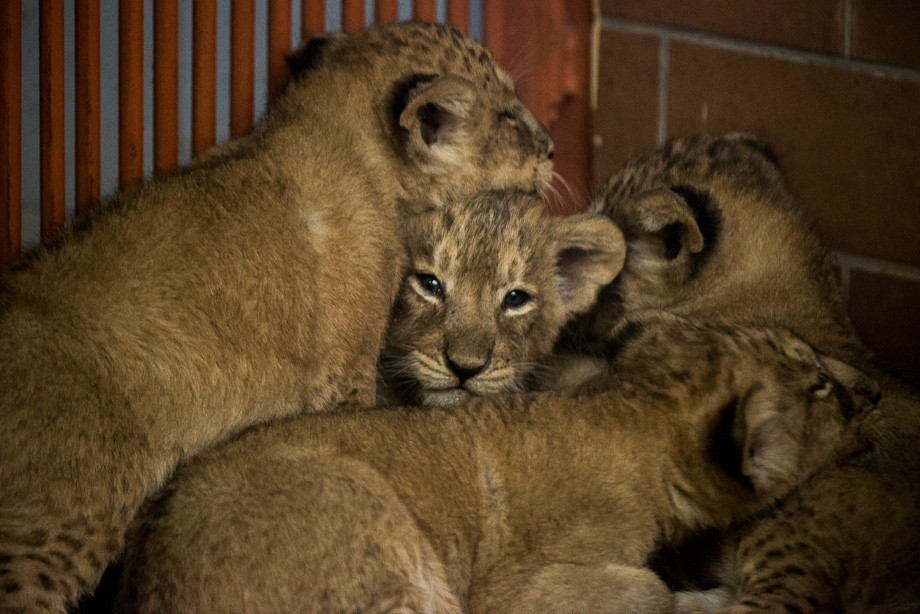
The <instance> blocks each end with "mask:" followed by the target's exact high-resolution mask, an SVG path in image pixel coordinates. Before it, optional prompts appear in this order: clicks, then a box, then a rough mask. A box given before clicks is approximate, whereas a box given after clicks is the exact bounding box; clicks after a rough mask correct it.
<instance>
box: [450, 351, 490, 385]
mask: <svg viewBox="0 0 920 614" xmlns="http://www.w3.org/2000/svg"><path fill="white" fill-rule="evenodd" d="M444 359H445V362H447V368H448V369H450V370H451V372H452V373H453V374H454V375H456V376H457V379H459V380H460V385H461V386H462V385H463V384H464V382H466V381H467V380H468V379H471V378H474V377H476V376H477V375H479V374H480V373H482V372H483V371H485V369H486V367H488V366H489V362H491V360H492V355H491V354H489V356H487V357H486V359H485V360H484V361H479V360H469V361H461V362H462V363H463V364H461V363H459V362H455V361H454V360H453V359H452V358H451V357H450V356H448V355H447V354H446V353H445V355H444Z"/></svg>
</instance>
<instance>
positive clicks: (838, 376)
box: [710, 329, 881, 506]
mask: <svg viewBox="0 0 920 614" xmlns="http://www.w3.org/2000/svg"><path fill="white" fill-rule="evenodd" d="M734 337H735V339H734V341H735V343H736V349H735V350H733V351H732V352H729V353H728V354H727V358H728V360H724V361H723V362H722V365H723V368H728V369H729V371H730V381H731V382H732V383H731V384H730V385H729V388H730V389H731V390H732V394H731V395H730V398H729V400H728V402H727V403H725V404H723V405H722V409H721V411H720V412H719V413H718V416H717V419H716V420H715V422H714V426H713V427H712V429H711V431H710V437H711V440H710V451H711V454H712V458H713V459H714V460H715V461H716V462H717V464H718V465H720V466H721V467H722V468H723V469H724V470H725V471H726V472H727V473H728V474H729V475H731V476H734V477H735V478H736V479H737V480H738V481H740V482H741V483H742V484H743V485H744V486H745V487H746V488H747V489H749V490H750V491H753V493H754V495H755V499H756V501H757V503H758V505H761V506H762V505H764V504H769V503H771V502H772V501H773V500H774V499H776V498H777V497H781V496H783V495H784V494H786V493H788V492H789V491H790V490H791V489H792V488H794V487H795V486H796V485H797V484H799V483H800V482H802V481H803V480H804V479H806V478H807V477H809V476H810V475H811V474H813V473H815V472H816V471H818V470H819V469H821V468H823V467H826V466H829V465H833V464H837V463H840V462H842V461H844V460H846V459H848V458H849V457H851V456H854V455H856V454H857V453H859V452H862V451H864V450H865V449H867V448H868V447H869V437H870V434H871V431H872V429H873V428H874V425H875V424H876V422H877V420H876V419H877V417H878V413H877V412H875V411H874V407H875V405H876V403H877V402H878V400H879V398H880V396H881V394H880V392H879V387H878V385H877V384H876V383H875V381H874V380H872V379H870V378H869V377H868V376H867V375H865V374H864V373H862V372H861V371H859V370H857V369H855V368H853V367H851V366H849V365H847V364H845V363H843V362H840V361H838V360H835V359H833V358H830V357H828V356H825V355H822V354H819V353H817V352H815V351H814V350H813V349H812V348H811V346H809V345H808V344H806V343H805V342H804V341H802V340H801V339H800V338H798V337H796V336H795V335H793V334H791V333H789V332H787V331H784V330H781V329H750V330H743V329H742V330H740V331H738V330H736V331H735V333H734Z"/></svg>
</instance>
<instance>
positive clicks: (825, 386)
mask: <svg viewBox="0 0 920 614" xmlns="http://www.w3.org/2000/svg"><path fill="white" fill-rule="evenodd" d="M833 387H834V383H833V382H832V381H831V380H830V378H828V377H827V376H826V375H824V374H819V375H818V381H817V383H815V384H813V385H812V386H811V387H810V388H809V389H808V392H809V394H811V396H813V397H817V398H819V399H823V398H824V397H826V396H827V395H829V394H830V392H831V390H832V389H833Z"/></svg>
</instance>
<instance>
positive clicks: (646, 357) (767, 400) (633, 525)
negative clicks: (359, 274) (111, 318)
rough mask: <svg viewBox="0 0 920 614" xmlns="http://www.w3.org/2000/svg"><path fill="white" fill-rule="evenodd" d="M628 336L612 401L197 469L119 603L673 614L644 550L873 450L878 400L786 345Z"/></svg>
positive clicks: (400, 430) (300, 422)
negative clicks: (869, 435) (868, 435)
mask: <svg viewBox="0 0 920 614" xmlns="http://www.w3.org/2000/svg"><path fill="white" fill-rule="evenodd" d="M628 326H629V327H630V328H629V329H628V330H627V331H626V332H627V334H626V335H625V336H624V337H623V343H622V345H623V346H624V347H621V348H619V352H620V357H621V358H622V363H623V365H622V369H617V371H616V373H615V374H614V375H612V376H610V379H609V380H608V381H607V382H606V383H605V386H604V387H603V390H601V391H599V392H595V393H590V394H588V393H583V394H580V395H577V396H574V397H564V396H553V395H549V394H537V395H530V396H514V395H509V396H506V397H501V398H484V399H472V400H470V401H468V402H467V403H465V404H462V405H460V406H458V407H456V408H454V409H450V410H448V409H432V410H430V411H425V412H420V411H412V410H399V409H391V410H377V411H368V412H365V413H355V414H344V415H326V416H302V417H300V418H298V419H294V420H289V421H286V422H282V423H276V424H275V425H268V426H264V427H259V428H257V429H255V430H253V431H250V432H249V433H247V434H245V435H243V436H241V437H240V438H238V439H237V440H235V441H233V442H231V443H229V444H227V445H225V446H223V447H222V448H220V449H216V450H212V451H210V452H208V453H206V454H204V455H202V456H201V457H199V458H198V459H197V460H196V462H195V463H193V464H190V465H188V466H186V467H185V468H184V469H183V470H181V471H180V472H179V473H178V474H177V476H176V479H174V480H173V481H172V482H171V483H170V485H169V486H167V488H166V491H165V492H164V493H163V494H162V496H160V497H158V498H157V499H156V500H155V501H153V502H152V504H151V505H150V506H149V507H148V509H147V510H146V518H147V523H146V524H145V525H144V527H143V529H142V530H141V531H140V532H138V533H137V534H136V535H134V537H133V539H132V541H131V545H132V548H131V549H130V551H129V556H128V559H127V563H126V569H125V577H124V584H123V588H122V592H121V594H120V604H119V607H120V608H121V610H123V611H138V612H375V613H376V612H379V613H383V612H393V613H395V612H400V613H408V612H428V613H432V614H434V613H456V614H459V613H460V612H464V611H468V612H478V613H483V612H503V613H504V612H521V613H528V614H530V613H535V612H541V613H546V612H588V611H590V612H621V611H622V612H634V611H640V610H652V611H670V610H671V607H672V603H671V601H672V597H671V594H670V593H669V592H668V590H667V588H666V587H665V586H664V584H663V583H662V582H661V581H660V580H659V579H658V578H657V577H656V576H655V575H654V574H653V573H652V572H651V571H649V570H647V569H645V568H644V567H643V565H644V563H645V561H646V558H647V556H648V555H649V552H650V551H651V549H652V548H653V547H654V546H655V545H656V544H659V543H668V542H673V541H674V540H676V539H678V538H680V537H681V536H682V535H684V534H685V533H686V532H687V531H689V530H695V529H698V528H702V527H707V526H718V527H725V526H727V525H728V524H729V523H731V522H733V521H736V520H738V519H740V518H742V517H744V516H747V515H749V514H751V513H753V512H755V511H756V510H758V509H761V508H764V507H766V506H767V505H769V504H770V503H771V502H773V501H774V500H775V499H776V497H778V496H781V495H783V494H785V493H787V492H788V491H789V490H790V489H791V488H793V487H794V485H795V484H797V483H798V482H799V481H800V480H802V479H803V478H805V477H806V476H808V475H809V474H811V473H812V472H814V471H815V470H816V469H817V468H819V467H821V466H823V465H826V464H828V463H831V462H835V461H839V460H841V459H843V458H845V457H847V456H849V455H851V454H853V453H855V452H857V451H858V450H860V449H861V448H862V447H863V445H864V430H866V429H867V428H868V427H869V422H871V421H872V418H871V417H874V412H871V411H867V408H868V407H869V405H870V403H869V402H868V401H867V398H866V397H867V396H873V393H872V386H871V385H870V383H869V382H867V381H866V378H865V376H863V375H862V374H861V373H859V372H857V371H855V370H854V369H852V368H851V367H848V366H846V365H844V364H843V363H840V362H837V361H834V360H832V359H828V358H826V357H824V356H821V355H818V354H816V353H815V352H814V351H813V350H812V349H811V348H810V347H809V346H808V345H806V344H805V343H804V342H802V341H801V340H799V339H798V338H797V337H794V336H793V335H791V334H788V333H785V332H782V331H780V330H778V329H770V330H763V329H754V328H752V329H745V330H743V331H740V332H739V331H738V329H733V330H732V331H731V333H726V332H725V331H723V330H722V329H720V328H718V327H717V326H712V327H702V326H693V325H691V324H689V323H687V322H685V321H683V320H680V319H677V318H673V319H670V320H666V321H665V322H664V323H663V324H660V325H655V326H650V327H648V329H647V330H649V331H652V332H651V334H647V335H646V334H644V332H643V331H644V330H646V328H645V324H644V323H643V322H641V321H640V322H634V323H629V324H628ZM635 340H637V342H636V343H631V342H632V341H635ZM864 391H865V392H866V395H863V392H864Z"/></svg>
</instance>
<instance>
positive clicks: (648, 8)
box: [593, 0, 920, 384]
mask: <svg viewBox="0 0 920 614" xmlns="http://www.w3.org/2000/svg"><path fill="white" fill-rule="evenodd" d="M600 8H601V22H600V26H601V29H600V43H599V59H598V71H599V72H598V94H597V111H596V113H595V117H594V134H593V138H594V152H593V153H594V169H593V170H594V177H595V180H596V181H602V180H603V179H604V178H605V177H607V176H608V175H609V174H610V173H611V172H612V171H614V170H616V169H617V168H619V167H620V166H621V165H622V163H623V162H624V161H625V160H626V159H627V158H628V157H630V156H632V155H635V154H638V153H641V152H644V151H647V150H649V149H652V148H654V147H656V146H658V145H659V144H661V143H663V142H664V140H665V139H667V138H670V137H674V136H679V135H683V134H689V133H694V132H710V133H718V132H723V131H727V130H747V131H750V132H753V133H755V134H757V135H759V136H760V137H761V138H762V139H764V140H765V141H766V142H768V143H770V144H771V146H772V147H773V149H774V150H775V151H776V153H777V154H778V155H779V157H780V160H781V161H782V164H783V167H784V169H785V170H786V172H787V174H788V177H789V182H790V185H791V187H792V189H793V190H794V192H795V193H796V194H797V196H798V197H799V199H800V201H801V202H802V204H803V206H804V207H805V208H806V210H807V211H808V213H809V214H810V215H811V216H812V218H813V219H814V220H815V222H816V225H817V228H818V231H819V232H820V234H821V235H822V237H823V238H824V240H825V241H826V243H827V244H828V245H829V246H830V248H831V250H832V256H833V257H834V258H835V260H836V261H837V263H838V265H839V268H840V271H841V277H842V280H843V282H844V286H845V292H846V296H847V300H848V304H849V310H850V316H851V318H852V320H853V322H854V324H855V326H856V328H857V330H858V331H859V333H860V335H861V336H862V337H863V340H864V341H865V342H866V344H867V345H868V346H869V347H871V348H872V349H874V350H875V351H876V353H877V355H878V357H879V359H880V361H881V362H882V363H883V364H884V365H885V366H887V367H888V368H889V369H891V370H892V371H894V372H896V373H898V374H899V375H901V376H902V377H904V378H905V379H907V380H908V381H911V382H913V383H914V384H920V2H917V1H916V0H808V2H799V1H798V0H770V1H769V2H764V1H763V0H690V1H688V0H600Z"/></svg>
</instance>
